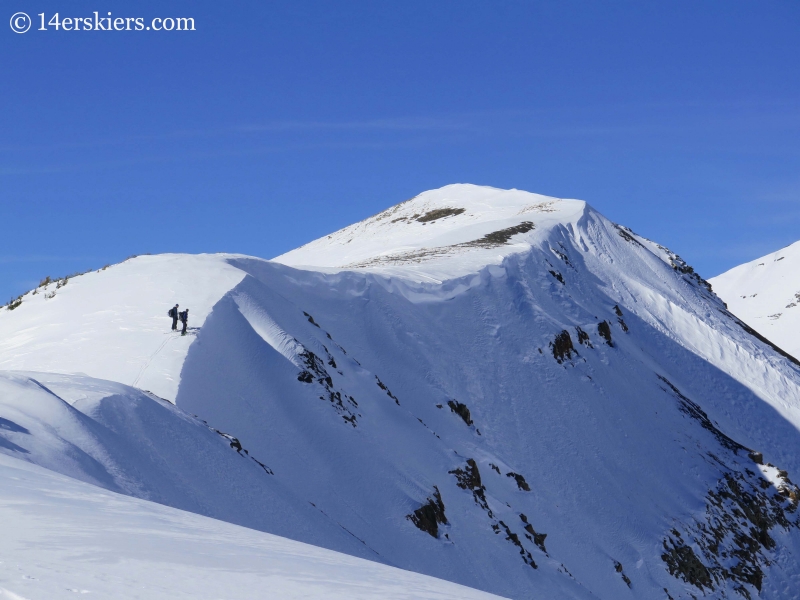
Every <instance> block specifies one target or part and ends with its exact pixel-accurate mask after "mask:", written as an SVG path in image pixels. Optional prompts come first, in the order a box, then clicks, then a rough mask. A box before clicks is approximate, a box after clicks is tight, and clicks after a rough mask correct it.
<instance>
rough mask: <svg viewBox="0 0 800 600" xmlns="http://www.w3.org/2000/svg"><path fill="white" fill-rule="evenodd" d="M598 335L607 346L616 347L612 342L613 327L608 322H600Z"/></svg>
mask: <svg viewBox="0 0 800 600" xmlns="http://www.w3.org/2000/svg"><path fill="white" fill-rule="evenodd" d="M597 333H598V334H599V335H600V337H601V338H603V339H604V340H605V341H606V344H608V345H609V346H612V347H613V346H614V342H612V341H611V326H610V325H609V324H608V321H600V322H599V323H598V324H597Z"/></svg>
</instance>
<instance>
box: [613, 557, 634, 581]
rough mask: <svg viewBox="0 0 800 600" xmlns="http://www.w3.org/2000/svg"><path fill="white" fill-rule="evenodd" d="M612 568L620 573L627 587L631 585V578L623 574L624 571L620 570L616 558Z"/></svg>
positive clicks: (620, 566) (619, 564)
mask: <svg viewBox="0 0 800 600" xmlns="http://www.w3.org/2000/svg"><path fill="white" fill-rule="evenodd" d="M614 570H615V571H616V572H617V573H619V574H620V575H622V581H624V582H625V584H626V585H627V586H628V587H631V580H630V579H629V578H628V576H627V575H625V571H623V570H622V563H621V562H619V561H616V560H615V561H614Z"/></svg>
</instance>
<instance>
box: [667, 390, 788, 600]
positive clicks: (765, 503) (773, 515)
mask: <svg viewBox="0 0 800 600" xmlns="http://www.w3.org/2000/svg"><path fill="white" fill-rule="evenodd" d="M659 379H660V380H661V381H662V382H663V383H665V384H666V385H667V388H662V389H664V390H665V391H667V389H668V390H669V391H670V392H672V393H673V394H674V395H675V397H677V398H678V400H679V402H680V409H681V410H682V412H684V413H685V414H686V415H687V416H689V417H691V418H692V419H694V420H695V421H696V422H698V423H699V424H700V426H701V427H702V428H703V429H704V430H706V431H708V432H709V433H711V434H712V435H713V436H714V438H715V439H716V441H717V442H718V443H719V445H720V451H719V452H712V451H708V452H707V456H708V459H709V460H710V461H711V463H712V464H714V465H716V467H717V469H718V470H719V471H720V479H719V480H718V481H717V483H716V485H715V486H713V487H712V488H711V489H710V490H709V492H708V494H707V495H706V498H705V504H706V506H705V511H704V513H702V514H699V515H696V516H695V517H694V519H693V521H692V522H688V523H676V524H675V527H673V528H672V529H671V530H670V532H669V534H668V535H667V536H666V537H665V538H664V539H663V541H662V546H663V549H664V552H663V553H662V555H661V558H662V560H663V561H664V563H665V564H666V565H667V568H668V570H669V572H670V574H671V575H672V576H674V577H676V578H678V579H681V580H683V581H685V582H687V583H689V584H691V585H693V586H695V587H696V588H698V590H699V591H700V592H702V593H704V594H705V593H706V591H709V592H713V591H715V590H717V589H718V588H719V587H720V586H721V585H722V584H723V583H724V582H725V581H730V582H732V583H733V585H734V587H733V589H734V590H735V591H736V592H737V593H739V594H740V595H741V596H743V597H744V598H747V599H748V600H749V599H750V598H751V597H752V594H751V590H752V589H754V590H755V593H756V594H758V593H759V592H760V591H761V589H762V583H763V579H764V570H763V569H764V568H766V567H767V566H769V565H770V564H771V563H772V559H773V556H772V553H771V551H773V550H774V549H775V547H776V542H775V540H774V538H773V537H772V533H773V531H775V530H777V529H781V530H789V529H798V528H800V515H798V510H797V508H798V501H799V500H800V490H798V488H797V486H795V485H794V484H793V483H792V482H791V481H790V480H789V477H788V474H787V473H786V471H782V470H779V469H777V468H775V467H774V466H773V465H771V464H769V463H768V464H767V465H762V464H761V462H762V457H761V454H760V453H758V452H755V451H753V450H750V449H748V448H746V447H745V446H743V445H742V444H739V443H738V442H736V441H734V440H732V439H731V438H730V437H728V436H727V435H725V434H724V433H723V432H722V431H720V430H719V429H718V428H717V427H716V426H715V425H714V424H713V423H712V422H711V420H710V419H709V418H708V415H706V413H705V412H704V411H703V410H702V409H701V408H700V407H699V406H698V405H697V404H696V403H695V402H693V401H692V400H690V399H689V398H687V397H686V396H684V395H683V394H682V393H681V392H680V390H678V388H677V387H675V386H674V385H673V384H672V383H671V382H670V381H669V380H667V379H666V378H665V377H663V376H660V375H659ZM741 455H744V456H746V457H748V458H749V459H750V460H752V463H751V464H750V465H747V464H746V463H745V464H742V463H740V462H739V457H740V456H741ZM696 550H699V552H697V551H696Z"/></svg>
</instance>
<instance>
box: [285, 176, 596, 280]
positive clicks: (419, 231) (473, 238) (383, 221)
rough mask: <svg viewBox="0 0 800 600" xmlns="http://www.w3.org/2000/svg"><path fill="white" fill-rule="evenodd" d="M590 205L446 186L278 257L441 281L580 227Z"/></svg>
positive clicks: (302, 264)
mask: <svg viewBox="0 0 800 600" xmlns="http://www.w3.org/2000/svg"><path fill="white" fill-rule="evenodd" d="M585 207H586V203H585V202H581V201H579V200H561V199H559V198H550V197H548V196H540V195H539V194H531V193H529V192H523V191H520V190H500V189H496V188H490V187H481V186H475V185H465V184H455V185H448V186H445V187H443V188H440V189H438V190H431V191H429V192H425V193H423V194H420V195H419V196H416V197H415V198H412V199H411V200H407V201H406V202H402V203H401V204H398V205H397V206H393V207H392V208H390V209H388V210H385V211H383V212H382V213H380V214H377V215H375V216H374V217H370V218H369V219H366V220H364V221H361V222H360V223H356V224H355V225H350V226H349V227H345V228H344V229H342V230H340V231H337V232H335V233H332V234H330V235H328V236H326V237H324V238H320V239H318V240H316V241H313V242H311V243H309V244H306V245H305V246H302V247H300V248H298V249H296V250H292V251H291V252H287V253H286V254H283V255H281V256H278V257H277V258H275V259H274V260H275V261H276V262H279V263H283V264H286V265H290V266H293V267H299V268H311V269H318V268H320V267H322V268H327V269H330V270H354V269H356V270H369V271H370V272H373V273H381V274H384V275H396V276H400V277H403V278H405V279H415V280H418V281H433V282H437V283H441V282H442V281H444V280H447V279H452V278H454V277H460V276H463V275H466V274H469V273H474V272H477V271H478V270H480V269H481V268H483V267H485V266H487V265H491V264H500V263H501V262H502V261H503V259H504V258H505V257H506V256H509V255H510V254H514V253H519V252H524V251H526V250H529V249H530V248H531V244H533V243H535V242H536V241H537V240H540V239H542V237H545V236H546V235H547V233H546V232H547V231H548V230H549V229H550V228H552V227H553V226H555V225H566V226H570V225H572V224H574V223H575V222H576V221H577V220H578V219H579V218H580V217H581V216H582V215H583V212H584V209H585Z"/></svg>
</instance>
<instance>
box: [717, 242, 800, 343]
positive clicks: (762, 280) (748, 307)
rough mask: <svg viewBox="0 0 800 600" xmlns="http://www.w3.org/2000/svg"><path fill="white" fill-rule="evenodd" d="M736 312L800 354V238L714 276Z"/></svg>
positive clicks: (776, 341) (757, 328)
mask: <svg viewBox="0 0 800 600" xmlns="http://www.w3.org/2000/svg"><path fill="white" fill-rule="evenodd" d="M711 283H712V284H713V286H714V291H715V292H716V293H717V294H718V295H719V296H720V298H722V299H723V300H725V302H727V304H728V308H729V309H730V310H731V312H732V313H733V314H735V315H736V316H738V317H740V318H741V319H742V320H744V321H745V322H746V323H747V324H748V325H750V326H751V327H753V328H754V329H755V330H757V331H758V332H759V333H761V334H762V335H764V336H766V337H767V338H769V339H770V340H771V341H773V342H774V343H775V344H777V345H778V346H780V347H781V348H783V349H784V350H786V352H788V353H789V354H791V355H792V356H794V357H800V242H795V243H794V244H792V245H791V246H787V247H786V248H782V249H781V250H778V251H777V252H773V253H772V254H768V255H767V256H762V257H761V258H758V259H756V260H754V261H751V262H749V263H745V264H743V265H739V266H738V267H735V268H733V269H731V270H730V271H727V272H725V273H723V274H722V275H719V276H717V277H714V278H713V279H711Z"/></svg>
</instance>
